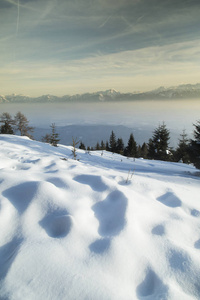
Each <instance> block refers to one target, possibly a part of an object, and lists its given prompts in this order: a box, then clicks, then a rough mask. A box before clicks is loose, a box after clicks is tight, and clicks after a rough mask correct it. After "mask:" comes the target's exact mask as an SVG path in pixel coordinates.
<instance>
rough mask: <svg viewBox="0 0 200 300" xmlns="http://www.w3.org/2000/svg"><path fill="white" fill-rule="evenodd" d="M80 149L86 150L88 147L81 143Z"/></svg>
mask: <svg viewBox="0 0 200 300" xmlns="http://www.w3.org/2000/svg"><path fill="white" fill-rule="evenodd" d="M79 149H82V150H86V147H85V145H84V144H83V143H82V142H80V146H79Z"/></svg>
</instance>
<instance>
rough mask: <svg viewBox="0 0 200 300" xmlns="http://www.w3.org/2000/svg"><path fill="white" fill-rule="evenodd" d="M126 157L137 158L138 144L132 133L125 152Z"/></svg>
mask: <svg viewBox="0 0 200 300" xmlns="http://www.w3.org/2000/svg"><path fill="white" fill-rule="evenodd" d="M124 155H125V156H128V157H137V144H136V141H135V139H134V136H133V134H132V133H131V134H130V138H129V140H128V145H127V147H126V148H125V150H124Z"/></svg>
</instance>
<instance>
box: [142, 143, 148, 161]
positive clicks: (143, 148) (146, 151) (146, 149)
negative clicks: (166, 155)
mask: <svg viewBox="0 0 200 300" xmlns="http://www.w3.org/2000/svg"><path fill="white" fill-rule="evenodd" d="M147 156H148V147H147V144H146V143H143V144H142V147H141V157H143V158H147Z"/></svg>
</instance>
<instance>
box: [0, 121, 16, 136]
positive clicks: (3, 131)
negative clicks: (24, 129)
mask: <svg viewBox="0 0 200 300" xmlns="http://www.w3.org/2000/svg"><path fill="white" fill-rule="evenodd" d="M1 134H14V131H13V129H12V126H11V125H10V124H9V123H8V122H7V121H5V123H4V125H1Z"/></svg>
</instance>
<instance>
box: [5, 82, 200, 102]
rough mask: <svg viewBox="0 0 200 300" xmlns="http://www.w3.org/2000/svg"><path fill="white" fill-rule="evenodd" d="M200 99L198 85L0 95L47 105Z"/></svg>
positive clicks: (6, 98)
mask: <svg viewBox="0 0 200 300" xmlns="http://www.w3.org/2000/svg"><path fill="white" fill-rule="evenodd" d="M190 98H200V83H197V84H183V85H179V86H175V87H169V88H165V87H159V88H158V89H155V90H152V91H149V92H134V93H120V92H118V91H116V90H114V89H109V90H106V91H98V92H95V93H84V94H76V95H72V96H70V95H64V96H62V97H57V96H54V95H43V96H40V97H35V98H33V97H29V96H25V95H16V94H12V95H6V96H3V95H0V103H12V102H13V103H19V102H24V103H30V102H39V103H49V102H80V101H81V102H84V101H85V102H95V101H133V100H153V99H157V100H162V99H190Z"/></svg>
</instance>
